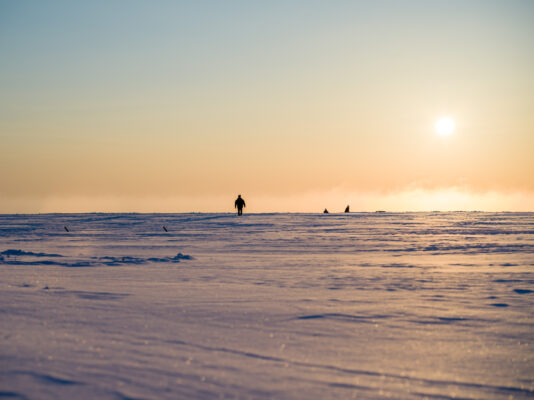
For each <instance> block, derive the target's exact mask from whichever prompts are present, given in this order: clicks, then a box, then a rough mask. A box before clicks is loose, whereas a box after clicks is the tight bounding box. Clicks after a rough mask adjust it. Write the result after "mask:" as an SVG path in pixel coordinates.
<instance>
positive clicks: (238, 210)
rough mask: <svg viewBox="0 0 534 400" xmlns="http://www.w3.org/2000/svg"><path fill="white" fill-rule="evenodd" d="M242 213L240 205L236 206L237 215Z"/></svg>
mask: <svg viewBox="0 0 534 400" xmlns="http://www.w3.org/2000/svg"><path fill="white" fill-rule="evenodd" d="M241 214H243V209H242V208H241V207H238V208H237V215H241Z"/></svg>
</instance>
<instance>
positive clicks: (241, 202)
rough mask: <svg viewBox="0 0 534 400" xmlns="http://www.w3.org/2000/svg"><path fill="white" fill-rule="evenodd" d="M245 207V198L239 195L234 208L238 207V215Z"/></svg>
mask: <svg viewBox="0 0 534 400" xmlns="http://www.w3.org/2000/svg"><path fill="white" fill-rule="evenodd" d="M243 207H246V205H245V200H243V199H242V198H241V195H240V194H239V195H237V199H235V203H234V208H237V215H242V214H243Z"/></svg>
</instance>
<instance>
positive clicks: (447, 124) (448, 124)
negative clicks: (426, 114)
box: [435, 117, 456, 136]
mask: <svg viewBox="0 0 534 400" xmlns="http://www.w3.org/2000/svg"><path fill="white" fill-rule="evenodd" d="M435 129H436V133H437V134H438V135H440V136H449V135H450V134H451V133H453V132H454V130H455V129H456V123H455V122H454V120H453V119H452V118H450V117H442V118H439V119H438V120H437V121H436V125H435Z"/></svg>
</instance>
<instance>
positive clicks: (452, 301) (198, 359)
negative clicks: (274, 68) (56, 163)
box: [0, 212, 534, 399]
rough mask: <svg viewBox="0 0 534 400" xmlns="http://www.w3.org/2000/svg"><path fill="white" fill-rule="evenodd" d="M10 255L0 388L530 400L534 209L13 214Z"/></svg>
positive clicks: (5, 264) (4, 255) (4, 267)
mask: <svg viewBox="0 0 534 400" xmlns="http://www.w3.org/2000/svg"><path fill="white" fill-rule="evenodd" d="M163 226H165V227H166V229H167V230H168V232H165V231H164V230H163ZM64 227H67V229H68V230H69V232H67V231H66V229H65V228H64ZM0 253H1V254H0V274H1V279H0V304H1V306H0V397H3V398H22V399H24V398H29V399H97V398H98V399H106V398H110V399H180V398H182V399H212V398H239V399H246V398H252V399H262V398H265V399H267V398H269V399H270V398H272V399H293V398H294V399H329V398H331V399H341V398H352V397H355V398H358V399H380V398H395V399H399V398H400V399H422V398H429V399H449V398H460V399H508V398H513V399H516V398H517V399H522V398H534V341H533V339H534V329H533V328H534V307H533V306H534V293H533V291H534V213H521V214H520V213H461V212H458V213H361V214H360V213H351V214H337V215H336V214H329V215H322V214H318V215H312V214H256V215H244V216H243V217H239V218H238V217H237V216H235V215H231V214H168V215H166V214H48V215H0Z"/></svg>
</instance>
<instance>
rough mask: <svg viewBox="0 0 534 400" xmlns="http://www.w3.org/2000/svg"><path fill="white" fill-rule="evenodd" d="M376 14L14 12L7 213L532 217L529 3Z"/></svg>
mask: <svg viewBox="0 0 534 400" xmlns="http://www.w3.org/2000/svg"><path fill="white" fill-rule="evenodd" d="M368 3H369V2H341V1H340V2H333V3H332V4H330V5H327V4H324V3H322V2H300V1H295V2H289V4H288V3H287V2H279V3H278V2H274V3H273V4H271V5H269V6H267V5H265V4H264V5H261V6H260V5H252V4H248V3H243V2H230V3H226V4H225V5H224V7H223V6H222V5H220V4H217V3H216V2H199V3H198V4H197V5H192V4H187V3H167V2H156V3H154V4H153V5H148V4H145V3H136V2H132V3H130V4H125V3H121V2H118V3H112V4H113V5H114V6H113V7H110V6H108V5H106V4H107V3H105V2H102V3H98V2H97V3H95V4H92V5H84V6H81V5H74V4H69V2H65V3H62V2H59V3H58V2H54V3H46V2H45V3H43V4H39V5H35V6H34V7H31V8H28V7H22V6H19V5H18V4H17V3H11V4H9V5H6V4H5V3H4V4H3V5H1V6H0V8H1V9H0V14H2V15H3V16H2V17H0V53H1V54H2V55H3V57H2V60H1V61H0V71H2V73H1V75H0V143H1V147H0V212H4V213H11V212H53V211H58V212H71V211H80V212H82V211H128V212H129V211H140V212H150V211H157V212H187V211H210V212H212V211H231V210H232V205H233V200H234V198H235V196H236V195H237V194H238V193H242V194H243V196H244V197H245V199H246V200H247V202H248V208H247V211H249V212H270V211H273V212H277V211H280V212H283V211H303V212H313V211H321V210H322V209H323V208H324V207H327V208H329V209H330V210H331V211H336V210H337V211H342V210H343V208H344V207H345V205H347V204H350V205H351V209H352V210H354V211H358V210H361V211H374V210H376V209H386V210H394V211H402V210H414V211H415V210H523V211H534V161H533V160H534V157H532V154H533V150H534V77H533V74H532V71H533V70H534V55H533V54H532V51H531V38H532V37H534V24H532V23H531V22H532V21H533V20H534V5H533V4H532V3H529V2H524V1H511V2H485V1H467V2H464V1H462V2H454V1H453V2H440V1H436V2H426V1H411V2H406V3H405V6H404V7H399V6H398V5H397V2H388V1H380V2H376V3H373V4H368ZM449 3H454V4H449ZM443 115H447V116H451V117H452V118H454V120H455V122H456V130H455V132H454V133H453V134H452V135H451V136H449V137H441V136H439V135H437V134H436V132H435V130H434V124H435V121H436V120H437V118H439V117H441V116H443Z"/></svg>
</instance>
